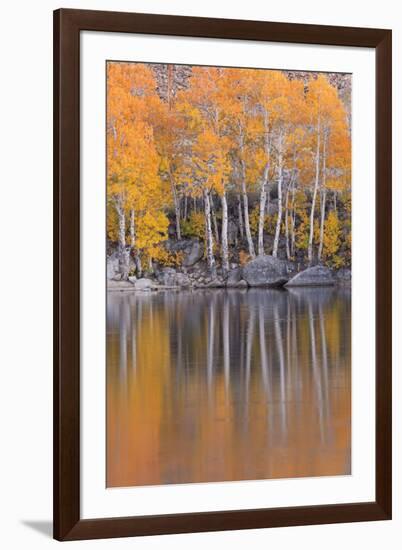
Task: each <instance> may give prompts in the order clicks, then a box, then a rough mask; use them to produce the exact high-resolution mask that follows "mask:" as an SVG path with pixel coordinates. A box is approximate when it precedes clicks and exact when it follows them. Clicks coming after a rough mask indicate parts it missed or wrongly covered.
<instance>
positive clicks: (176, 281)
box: [157, 267, 191, 287]
mask: <svg viewBox="0 0 402 550" xmlns="http://www.w3.org/2000/svg"><path fill="white" fill-rule="evenodd" d="M157 280H158V283H159V284H161V285H163V286H180V287H188V286H191V280H190V277H189V276H188V275H187V274H186V273H177V272H176V270H175V269H173V267H164V268H163V269H162V270H161V271H159V272H158V273H157Z"/></svg>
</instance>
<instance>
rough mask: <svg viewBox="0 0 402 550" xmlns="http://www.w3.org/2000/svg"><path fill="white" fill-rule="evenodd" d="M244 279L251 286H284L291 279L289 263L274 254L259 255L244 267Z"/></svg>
mask: <svg viewBox="0 0 402 550" xmlns="http://www.w3.org/2000/svg"><path fill="white" fill-rule="evenodd" d="M243 279H244V280H245V281H246V282H247V283H248V285H249V286H252V287H253V286H257V287H276V286H283V285H284V284H285V283H286V282H287V281H288V279H289V275H288V269H287V264H286V262H284V261H283V260H279V259H278V258H274V257H272V256H258V258H256V259H255V260H252V261H251V262H249V263H248V264H247V265H246V266H244V267H243Z"/></svg>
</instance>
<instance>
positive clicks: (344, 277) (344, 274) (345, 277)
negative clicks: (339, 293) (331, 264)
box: [335, 267, 352, 283]
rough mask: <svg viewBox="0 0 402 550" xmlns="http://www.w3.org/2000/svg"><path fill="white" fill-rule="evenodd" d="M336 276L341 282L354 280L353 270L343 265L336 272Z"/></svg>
mask: <svg viewBox="0 0 402 550" xmlns="http://www.w3.org/2000/svg"><path fill="white" fill-rule="evenodd" d="M335 277H336V279H337V281H338V282H339V283H350V282H351V280H352V270H351V269H348V268H347V267H341V269H339V270H338V271H337V272H336V274H335Z"/></svg>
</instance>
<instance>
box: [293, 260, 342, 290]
mask: <svg viewBox="0 0 402 550" xmlns="http://www.w3.org/2000/svg"><path fill="white" fill-rule="evenodd" d="M335 282H336V281H335V279H334V277H333V275H332V272H331V270H330V269H328V267H324V266H323V265H316V266H314V267H308V268H307V269H305V270H304V271H301V272H300V273H298V274H297V275H295V276H294V277H293V278H292V279H290V281H289V282H288V283H287V284H286V285H285V286H286V287H295V286H333V285H334V284H335Z"/></svg>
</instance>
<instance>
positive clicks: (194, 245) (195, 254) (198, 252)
mask: <svg viewBox="0 0 402 550" xmlns="http://www.w3.org/2000/svg"><path fill="white" fill-rule="evenodd" d="M190 242H191V245H190V246H187V247H186V248H185V249H184V258H183V266H184V267H191V266H192V265H194V264H196V263H197V262H198V261H199V260H201V258H202V257H203V255H204V246H203V244H202V243H201V242H200V241H198V240H196V239H195V240H192V241H190Z"/></svg>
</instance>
